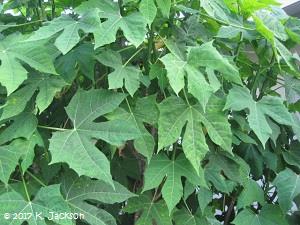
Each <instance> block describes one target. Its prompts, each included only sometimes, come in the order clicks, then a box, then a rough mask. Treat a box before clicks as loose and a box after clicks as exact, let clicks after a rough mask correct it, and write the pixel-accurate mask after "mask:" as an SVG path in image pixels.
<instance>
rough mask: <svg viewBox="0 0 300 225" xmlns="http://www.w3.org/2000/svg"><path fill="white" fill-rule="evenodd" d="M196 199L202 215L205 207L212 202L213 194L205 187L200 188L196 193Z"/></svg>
mask: <svg viewBox="0 0 300 225" xmlns="http://www.w3.org/2000/svg"><path fill="white" fill-rule="evenodd" d="M197 198H198V202H199V207H200V209H201V213H202V215H203V214H204V212H205V209H206V207H207V206H208V204H209V203H210V202H211V201H212V200H213V192H212V191H211V190H209V189H207V188H205V187H201V188H200V190H199V191H198V193H197Z"/></svg>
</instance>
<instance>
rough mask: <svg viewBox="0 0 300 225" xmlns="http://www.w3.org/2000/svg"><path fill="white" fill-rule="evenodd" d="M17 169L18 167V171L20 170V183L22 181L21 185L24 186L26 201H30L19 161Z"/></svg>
mask: <svg viewBox="0 0 300 225" xmlns="http://www.w3.org/2000/svg"><path fill="white" fill-rule="evenodd" d="M19 169H20V172H21V178H22V183H23V187H24V190H25V194H26V197H27V200H28V202H30V201H31V199H30V195H29V192H28V189H27V185H26V181H25V179H24V175H23V171H22V167H21V164H20V163H19Z"/></svg>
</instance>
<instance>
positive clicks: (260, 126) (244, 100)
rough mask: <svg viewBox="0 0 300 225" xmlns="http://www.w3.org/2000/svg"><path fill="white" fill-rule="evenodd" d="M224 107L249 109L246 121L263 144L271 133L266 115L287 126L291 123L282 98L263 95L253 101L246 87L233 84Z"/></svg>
mask: <svg viewBox="0 0 300 225" xmlns="http://www.w3.org/2000/svg"><path fill="white" fill-rule="evenodd" d="M224 109H232V110H235V111H240V110H243V109H249V116H248V122H249V125H250V127H251V129H252V130H253V131H254V133H255V134H256V135H257V137H258V139H259V140H260V142H261V143H262V144H263V146H264V145H265V143H266V142H267V140H268V139H269V138H270V137H271V135H272V129H271V127H270V125H269V123H268V121H267V116H268V117H270V118H272V119H273V120H275V121H276V122H278V123H279V124H284V125H288V126H292V125H293V123H294V122H293V119H292V116H291V114H290V113H289V112H288V110H287V108H286V107H285V106H284V105H283V100H282V99H281V98H279V97H273V96H264V97H263V98H262V99H261V100H259V101H258V102H256V101H254V100H253V99H252V97H251V95H250V92H249V90H248V89H247V88H243V87H238V86H234V87H233V88H232V89H231V90H230V91H229V94H228V96H227V102H226V105H225V108H224Z"/></svg>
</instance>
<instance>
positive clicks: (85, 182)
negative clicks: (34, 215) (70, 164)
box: [61, 173, 135, 225]
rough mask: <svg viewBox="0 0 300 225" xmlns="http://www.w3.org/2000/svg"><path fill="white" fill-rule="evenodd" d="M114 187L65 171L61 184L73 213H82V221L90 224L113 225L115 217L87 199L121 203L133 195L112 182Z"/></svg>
mask: <svg viewBox="0 0 300 225" xmlns="http://www.w3.org/2000/svg"><path fill="white" fill-rule="evenodd" d="M114 187H115V189H112V188H111V186H110V185H108V184H106V183H104V182H102V181H100V180H92V179H90V178H88V177H84V176H83V177H78V176H77V175H76V174H74V173H66V174H65V176H64V179H63V182H62V185H61V190H62V193H63V195H64V198H65V201H66V204H68V206H69V207H70V209H71V210H72V211H73V212H74V213H75V212H77V213H82V214H83V215H84V221H86V222H88V223H89V224H90V225H108V224H109V225H113V224H114V225H115V224H116V222H115V218H114V217H113V216H112V215H110V214H109V213H108V212H106V211H105V210H103V209H100V208H98V207H96V206H94V205H92V204H89V203H88V202H87V201H88V200H89V201H99V202H102V203H106V204H113V203H121V202H124V201H125V200H127V199H128V198H131V197H134V196H135V195H134V194H133V193H131V192H129V191H128V190H127V189H126V188H125V187H123V186H122V185H121V184H119V183H117V182H114Z"/></svg>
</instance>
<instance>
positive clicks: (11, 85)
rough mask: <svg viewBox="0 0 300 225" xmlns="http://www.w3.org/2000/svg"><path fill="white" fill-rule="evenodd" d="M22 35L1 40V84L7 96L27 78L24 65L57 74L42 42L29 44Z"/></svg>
mask: <svg viewBox="0 0 300 225" xmlns="http://www.w3.org/2000/svg"><path fill="white" fill-rule="evenodd" d="M24 40H25V37H24V36H22V35H21V34H18V33H16V34H11V35H9V36H7V37H6V38H5V39H1V40H0V60H1V65H0V74H1V76H0V83H1V84H2V85H3V86H5V87H6V90H7V95H10V94H11V93H12V92H13V91H15V90H16V89H17V88H18V87H19V86H20V84H22V82H23V81H24V80H26V78H27V73H28V72H27V70H26V69H25V68H24V66H23V63H25V64H27V65H29V66H30V67H32V68H34V69H36V70H38V71H40V72H44V73H50V74H56V72H55V69H54V66H53V62H52V58H51V56H50V55H49V54H48V51H47V48H46V47H44V45H43V44H44V43H42V42H27V41H25V42H24Z"/></svg>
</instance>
